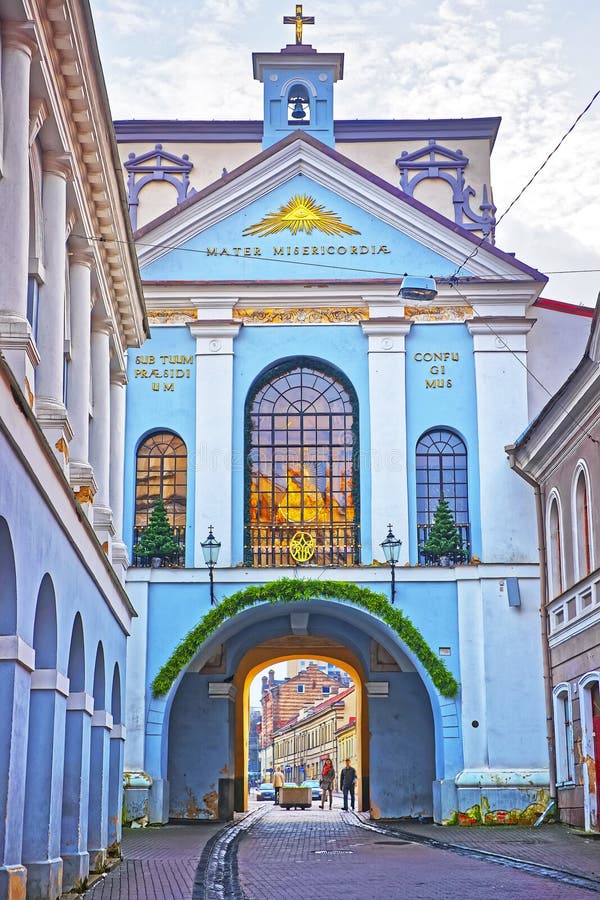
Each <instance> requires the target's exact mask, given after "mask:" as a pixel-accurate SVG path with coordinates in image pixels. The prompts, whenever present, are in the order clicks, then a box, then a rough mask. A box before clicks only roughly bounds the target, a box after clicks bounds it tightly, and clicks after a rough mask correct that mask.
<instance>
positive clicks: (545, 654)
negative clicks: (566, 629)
mask: <svg viewBox="0 0 600 900" xmlns="http://www.w3.org/2000/svg"><path fill="white" fill-rule="evenodd" d="M504 449H505V451H506V453H507V454H508V462H509V465H510V467H511V469H512V470H513V471H514V472H516V473H517V475H520V476H521V478H522V479H523V480H524V481H526V482H527V483H528V484H530V485H531V486H532V488H533V493H534V496H535V516H536V520H537V531H538V542H539V567H540V625H541V637H542V663H543V671H544V699H545V703H546V741H547V744H548V764H549V777H550V785H549V794H550V800H553V801H554V802H555V803H556V747H555V744H554V703H553V696H552V665H551V660H550V646H549V644H548V612H547V606H548V579H547V568H546V534H545V530H544V512H543V507H542V492H541V489H540V485H539V484H538V482H537V481H535V479H533V478H532V477H531V475H529V474H528V473H527V472H525V470H524V469H522V468H521V467H520V466H519V464H518V463H517V461H516V459H515V455H514V451H515V445H514V444H509V445H508V446H507V447H505V448H504Z"/></svg>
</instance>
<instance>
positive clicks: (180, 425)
mask: <svg viewBox="0 0 600 900" xmlns="http://www.w3.org/2000/svg"><path fill="white" fill-rule="evenodd" d="M195 353H196V341H195V340H194V338H192V337H191V335H190V332H189V329H188V328H186V327H185V326H182V327H171V326H169V327H155V328H153V329H152V337H151V339H150V340H149V341H146V342H145V344H144V345H143V347H141V348H140V349H139V350H130V351H129V353H128V359H127V377H128V379H129V383H128V385H127V414H126V423H125V492H124V514H123V540H124V541H125V543H126V544H127V546H128V547H129V550H130V551H131V544H132V537H133V520H134V512H135V468H136V466H135V461H136V453H137V449H138V447H139V445H140V443H141V441H142V440H143V439H144V438H145V437H147V436H148V435H149V434H150V433H152V432H156V431H163V430H164V431H173V432H175V434H178V435H179V437H180V438H181V439H182V440H183V441H184V442H185V445H186V447H187V453H188V470H187V472H188V483H187V497H188V506H187V525H186V541H185V545H186V563H187V565H191V564H192V560H193V546H194V513H193V510H194V504H193V500H194V496H195V492H196V481H195V468H196V467H195V465H194V463H195V459H196V421H195V420H196V357H195ZM161 356H165V357H173V356H178V357H188V358H189V357H191V358H192V360H193V362H192V363H191V364H189V363H188V362H181V361H179V362H169V360H168V359H166V360H165V362H163V360H162V359H161ZM151 357H154V362H152V360H151ZM142 372H143V373H145V374H146V375H147V376H148V377H142V374H141V373H142ZM182 372H183V373H184V374H183V377H177V376H178V374H180V373H182ZM188 372H189V377H187V373H188ZM152 373H154V374H152ZM157 373H158V374H157ZM153 385H155V386H158V390H153V388H152V386H153ZM169 385H172V386H173V387H172V390H166V389H165V388H168V387H169Z"/></svg>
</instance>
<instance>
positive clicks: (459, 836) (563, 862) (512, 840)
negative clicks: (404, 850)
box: [357, 813, 600, 891]
mask: <svg viewBox="0 0 600 900" xmlns="http://www.w3.org/2000/svg"><path fill="white" fill-rule="evenodd" d="M357 817H358V818H360V819H361V820H362V821H364V822H365V823H368V824H370V825H375V826H378V827H381V828H382V829H384V830H385V831H388V832H391V833H394V834H396V835H398V836H399V837H406V838H408V839H410V838H411V837H413V838H416V839H417V840H418V841H424V842H428V841H429V842H431V841H435V843H436V844H442V845H446V846H451V847H460V848H463V849H465V850H476V851H478V852H483V853H489V854H494V855H497V856H502V857H507V858H510V859H515V860H519V861H521V862H529V863H533V864H534V865H538V866H545V867H547V868H549V869H555V870H558V871H560V872H567V873H569V874H571V875H575V876H579V877H584V878H592V879H597V880H598V890H599V891H600V840H598V839H594V838H593V837H592V836H586V835H585V834H584V833H582V832H580V831H577V830H576V829H574V828H568V827H567V826H566V825H542V826H540V827H539V828H521V827H519V826H516V825H504V826H502V825H486V826H485V827H477V828H475V827H471V828H465V827H461V826H459V825H443V826H440V825H422V824H420V823H418V822H410V821H409V822H397V821H395V822H385V821H378V822H374V821H372V820H371V819H369V817H368V815H367V814H365V813H358V814H357Z"/></svg>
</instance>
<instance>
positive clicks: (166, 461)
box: [134, 431, 187, 544]
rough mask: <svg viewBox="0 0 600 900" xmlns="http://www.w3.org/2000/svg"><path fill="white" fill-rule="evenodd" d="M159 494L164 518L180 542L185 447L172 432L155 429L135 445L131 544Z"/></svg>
mask: <svg viewBox="0 0 600 900" xmlns="http://www.w3.org/2000/svg"><path fill="white" fill-rule="evenodd" d="M159 497H162V499H163V502H164V504H165V509H166V512H167V518H168V519H169V522H170V524H171V525H172V527H173V529H174V531H175V536H176V538H177V540H178V541H179V543H180V544H183V543H184V540H185V523H186V507H187V448H186V446H185V443H184V442H183V441H182V440H181V438H180V437H178V436H177V435H176V434H172V433H171V432H165V431H161V432H157V433H155V434H151V435H150V436H149V437H147V438H146V439H145V440H144V441H143V442H142V443H141V444H140V446H139V448H138V452H137V458H136V473H135V522H134V532H135V533H134V543H135V542H137V541H138V539H139V535H140V534H141V532H142V531H143V529H144V528H145V527H146V525H147V524H148V522H149V521H150V515H151V513H152V510H153V509H154V506H155V505H156V501H157V500H158V499H159Z"/></svg>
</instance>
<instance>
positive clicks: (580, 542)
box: [573, 468, 592, 578]
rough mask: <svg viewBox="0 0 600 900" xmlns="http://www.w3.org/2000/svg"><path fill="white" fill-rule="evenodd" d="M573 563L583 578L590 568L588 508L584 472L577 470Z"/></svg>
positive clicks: (579, 575)
mask: <svg viewBox="0 0 600 900" xmlns="http://www.w3.org/2000/svg"><path fill="white" fill-rule="evenodd" d="M573 518H574V525H575V528H574V532H575V553H576V556H575V564H576V571H577V575H578V577H579V578H585V576H586V575H589V573H590V572H591V569H592V561H591V551H590V508H589V494H588V484H587V478H586V472H585V470H584V469H583V468H581V469H580V470H579V474H578V475H577V481H576V483H575V497H574V516H573Z"/></svg>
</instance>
